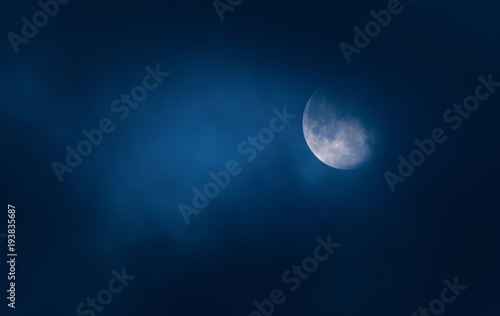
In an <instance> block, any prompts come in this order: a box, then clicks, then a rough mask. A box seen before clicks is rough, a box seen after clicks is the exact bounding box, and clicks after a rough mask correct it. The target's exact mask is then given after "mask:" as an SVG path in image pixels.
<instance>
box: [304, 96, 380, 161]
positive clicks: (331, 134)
mask: <svg viewBox="0 0 500 316" xmlns="http://www.w3.org/2000/svg"><path fill="white" fill-rule="evenodd" d="M346 111H349V104H345V99H344V100H340V99H336V98H335V95H334V93H333V91H332V89H331V88H330V87H328V86H323V87H321V88H319V89H318V90H316V92H314V94H313V95H312V96H311V98H310V99H309V101H308V102H307V106H306V109H305V110H304V116H303V119H302V124H303V130H304V137H305V139H306V142H307V145H308V146H309V148H310V149H311V151H312V152H313V153H314V155H315V156H316V157H317V158H318V159H319V160H321V161H322V162H323V163H325V164H327V165H328V166H330V167H333V168H336V169H342V170H350V169H354V168H356V167H358V166H359V165H360V164H362V163H363V162H365V161H366V160H367V159H368V158H369V157H370V152H371V148H370V136H369V133H368V131H367V130H366V128H365V127H364V126H363V125H362V123H361V120H360V119H359V118H356V117H353V116H352V113H347V112H346Z"/></svg>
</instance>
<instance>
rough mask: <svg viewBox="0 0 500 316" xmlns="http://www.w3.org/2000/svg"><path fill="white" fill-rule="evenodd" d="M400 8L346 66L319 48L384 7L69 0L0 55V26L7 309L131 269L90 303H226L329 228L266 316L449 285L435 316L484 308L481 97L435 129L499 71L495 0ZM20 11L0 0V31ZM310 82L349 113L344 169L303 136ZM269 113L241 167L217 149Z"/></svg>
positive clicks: (490, 186)
mask: <svg viewBox="0 0 500 316" xmlns="http://www.w3.org/2000/svg"><path fill="white" fill-rule="evenodd" d="M402 3H403V5H404V7H405V9H404V11H403V12H402V13H401V14H399V15H397V16H393V20H392V22H391V24H390V25H389V26H388V27H387V28H386V29H384V30H383V31H382V32H381V34H380V35H379V36H378V37H377V38H375V39H373V41H372V43H371V44H370V45H369V46H368V47H367V48H365V49H364V50H363V52H362V53H361V54H360V55H354V56H353V62H352V63H351V64H347V63H346V61H345V59H344V57H343V56H342V53H341V51H340V49H339V47H338V45H339V43H340V42H341V41H347V42H349V43H352V38H353V36H354V32H353V30H352V28H353V27H354V26H356V25H357V26H364V24H365V23H366V22H368V21H369V20H371V16H370V15H369V12H370V10H380V9H383V8H385V7H386V4H387V1H377V2H373V1H350V2H347V1H344V2H338V1H333V2H332V1H323V0H317V1H309V2H307V3H306V2H289V1H278V2H269V1H262V0H253V1H249V0H245V1H244V2H243V3H242V4H241V5H240V6H238V7H237V8H235V10H234V11H233V12H231V13H227V14H226V15H225V17H226V19H225V21H224V22H223V23H221V21H220V20H219V18H218V17H217V14H216V12H215V10H214V9H213V7H212V4H211V2H210V1H201V2H200V1H190V0H186V1H176V2H172V1H167V2H161V1H143V2H138V1H137V2H133V1H128V2H122V1H104V2H103V1H86V2H79V1H71V2H70V3H69V4H68V5H66V6H63V7H61V8H60V12H59V13H58V15H57V16H56V17H54V18H53V19H51V20H50V22H49V24H48V25H47V26H45V27H44V28H42V29H40V31H39V34H38V35H37V36H36V37H35V38H34V39H32V40H30V43H29V44H27V45H22V46H21V47H20V52H19V54H14V52H13V51H12V48H11V47H10V44H9V42H8V40H7V38H6V36H4V39H3V40H2V41H1V44H0V57H1V59H0V60H1V61H0V63H1V64H2V68H1V69H2V72H3V76H1V77H0V87H1V90H0V118H1V120H2V124H1V129H2V131H1V135H2V137H1V138H0V139H1V148H2V158H1V159H2V163H1V168H2V170H1V171H2V172H1V173H2V180H3V181H2V183H3V184H2V190H1V193H0V197H1V201H2V202H3V203H4V204H7V203H9V204H13V205H15V206H16V209H17V221H16V224H17V242H18V252H19V258H18V270H17V273H18V280H17V288H18V289H17V308H16V310H15V313H16V314H18V315H35V314H37V315H76V312H75V309H76V306H77V305H78V304H80V302H82V301H84V300H85V298H86V297H87V296H95V295H96V293H97V292H98V291H99V290H100V289H102V288H104V287H105V286H106V284H107V283H108V281H109V279H110V278H111V274H110V270H111V269H117V270H119V269H121V267H126V269H127V272H129V273H130V274H132V275H135V276H136V279H135V280H133V281H131V283H130V285H129V286H128V287H127V288H126V290H125V291H123V292H122V293H121V294H119V295H116V297H115V298H114V299H113V302H112V303H111V304H110V305H109V306H107V307H105V310H104V311H103V312H102V313H100V314H98V315H101V314H102V315H148V316H153V315H201V314H205V315H248V314H249V313H250V312H251V311H253V306H252V304H251V302H252V301H253V300H255V299H256V300H259V301H260V300H263V299H267V298H268V297H269V293H270V292H271V290H273V289H274V288H277V287H279V288H282V287H283V285H282V283H281V274H282V273H283V272H284V271H285V270H287V269H289V268H290V267H291V266H292V265H293V264H298V263H300V262H301V261H302V259H304V258H305V257H307V256H309V255H310V254H311V252H312V250H313V249H314V247H315V245H316V241H315V239H316V237H317V236H323V237H326V236H327V235H330V234H331V235H332V240H334V241H335V242H338V243H341V244H342V246H341V247H340V248H339V250H338V251H337V252H336V253H335V254H334V255H333V256H332V258H331V259H329V260H328V261H326V262H325V263H321V264H320V266H319V269H318V271H317V272H315V273H314V274H313V275H311V277H310V279H309V280H307V281H304V282H303V284H302V285H301V287H300V289H299V290H297V291H296V292H293V293H291V294H290V292H289V291H287V292H286V293H287V297H288V299H287V301H286V302H285V303H284V304H283V305H281V306H278V307H277V308H276V311H275V314H274V315H316V316H321V315H367V314H370V315H409V314H411V313H412V312H414V311H415V310H417V309H418V307H419V306H424V305H427V304H428V303H429V302H430V301H431V300H432V299H434V298H437V297H438V296H439V293H440V291H441V289H442V288H443V284H442V281H443V280H444V279H450V280H451V279H453V278H454V277H455V276H458V278H459V280H460V281H461V282H462V283H465V284H466V285H468V286H469V288H468V289H467V290H466V291H465V292H464V294H463V295H461V296H460V297H459V298H458V299H457V300H456V301H455V302H454V303H453V304H451V305H448V306H447V308H446V311H445V314H446V315H485V316H486V315H488V316H490V315H495V312H497V311H498V302H497V300H496V297H497V294H498V282H499V281H500V274H499V272H498V266H499V263H500V260H499V259H500V258H499V255H498V245H499V241H500V236H499V233H498V224H499V223H500V217H499V215H498V209H499V208H498V197H497V196H498V188H499V186H498V176H499V175H500V168H499V167H498V161H499V158H500V147H499V145H498V144H499V142H498V131H497V126H498V120H499V117H500V107H499V104H500V97H499V95H498V94H499V93H500V92H497V93H496V94H494V95H493V97H491V98H490V99H489V100H487V101H486V102H484V103H482V104H481V106H480V109H479V110H478V111H477V112H475V113H473V114H472V116H471V118H470V119H468V120H466V121H465V122H464V124H463V126H462V127H461V128H460V129H459V130H457V131H456V132H450V128H449V126H448V125H446V124H445V123H444V122H443V120H442V114H443V112H444V111H445V110H446V109H448V108H449V107H451V106H452V105H453V103H455V102H461V101H462V100H463V98H464V97H466V96H467V95H469V94H472V93H473V92H474V88H475V87H476V85H477V80H476V77H477V76H478V75H483V76H486V75H488V74H489V73H493V78H497V79H499V80H500V64H499V61H500V58H499V56H500V54H499V53H500V45H499V44H498V43H499V40H500V33H499V32H498V29H499V27H500V20H498V10H499V9H500V5H499V4H497V3H496V2H494V1H479V2H474V3H473V2H466V1H459V2H457V1H440V2H431V1H423V0H419V1H413V2H412V3H411V4H410V3H408V2H407V1H405V2H402ZM37 10H39V7H38V5H37V4H36V1H25V0H22V1H18V2H15V3H14V2H12V1H11V2H9V3H8V4H7V3H4V4H3V5H2V10H0V21H1V22H0V26H1V30H2V32H3V33H4V34H7V33H8V32H11V31H12V32H16V33H19V32H20V29H21V21H20V18H21V17H22V16H28V17H31V15H32V14H33V13H34V12H35V11H37ZM156 64H160V65H161V69H162V70H163V71H166V72H170V76H169V77H168V78H166V79H165V80H164V82H163V83H161V84H160V86H159V87H158V88H157V89H155V90H153V91H152V92H150V93H149V95H148V98H147V99H146V100H145V101H144V102H142V103H141V104H140V105H139V107H138V108H137V109H135V110H132V112H131V114H130V116H129V117H128V118H127V119H125V120H123V121H120V120H119V119H118V116H117V115H116V114H114V113H112V112H111V111H110V104H111V102H112V101H113V100H114V99H115V98H117V97H119V96H120V94H122V93H129V92H130V89H131V88H133V87H134V86H136V85H137V84H139V83H140V81H141V80H142V77H143V76H144V75H145V70H144V68H145V67H146V66H148V65H150V66H152V67H154V66H155V65H156ZM327 82H333V83H338V84H339V87H346V88H345V90H344V88H342V91H352V92H350V93H353V97H354V96H355V97H356V98H357V99H358V100H359V102H361V103H362V106H363V107H365V109H366V111H367V113H370V116H369V119H370V124H372V126H373V127H374V129H375V130H376V133H377V139H376V141H377V146H376V147H375V148H374V152H373V154H374V156H373V158H372V159H371V161H370V163H368V164H367V165H366V166H364V167H363V168H361V169H359V170H354V171H349V172H345V171H339V170H335V169H333V168H330V167H328V166H326V165H324V164H322V163H321V162H320V161H319V160H318V159H316V158H315V157H314V155H313V154H312V153H311V152H310V150H309V148H308V147H307V144H306V143H305V140H304V137H303V134H302V112H303V110H304V108H305V105H306V103H307V100H308V99H309V97H310V96H311V95H312V93H313V92H314V91H315V90H316V89H317V88H318V87H319V86H321V85H322V84H324V83H327ZM339 89H340V88H339ZM284 106H286V107H287V109H288V111H289V112H290V113H293V114H297V117H296V118H295V119H294V120H292V121H291V124H290V125H289V126H288V127H287V128H286V129H285V130H284V131H283V132H282V133H280V134H277V135H276V138H275V140H274V141H273V142H272V143H271V144H269V145H268V146H267V148H266V149H265V150H264V151H262V152H259V154H258V156H257V157H256V159H255V160H254V161H253V162H251V163H246V162H244V157H242V156H240V155H239V154H238V152H237V146H238V145H239V144H240V143H241V142H242V141H244V140H245V139H246V138H247V137H248V136H250V135H256V134H257V132H258V131H259V130H260V129H261V128H263V127H266V126H267V124H268V122H269V119H270V118H271V117H272V116H273V113H272V109H273V108H278V109H282V108H283V107H284ZM105 117H109V118H111V119H112V120H113V122H114V123H115V126H116V130H115V131H114V132H113V133H111V134H109V135H105V137H104V141H103V143H102V144H101V145H100V146H99V147H97V148H94V150H93V152H92V154H91V155H90V156H89V157H86V158H84V160H83V162H82V164H81V165H80V166H78V167H77V168H75V171H74V172H73V173H72V174H66V175H65V176H64V178H65V180H64V182H63V183H59V182H58V181H57V178H56V176H55V174H54V172H53V170H52V168H51V166H50V164H51V163H52V162H53V161H54V160H57V161H60V162H63V160H64V157H65V155H66V152H65V149H64V148H65V146H66V145H70V146H72V147H73V148H74V147H75V146H76V144H77V143H78V142H79V141H80V140H81V139H83V135H82V134H81V130H82V129H84V128H85V129H92V128H96V127H97V126H98V123H99V121H100V120H101V119H102V118H105ZM436 127H442V128H445V129H446V131H447V134H448V135H449V139H448V141H446V142H445V143H444V144H442V145H439V146H438V147H437V149H436V152H435V154H434V155H432V156H431V157H430V158H428V159H427V161H426V162H425V164H424V165H423V166H421V167H419V168H417V170H416V171H415V173H414V174H413V175H412V176H411V177H410V178H409V179H408V180H407V181H406V182H405V183H404V184H399V185H397V189H396V192H395V193H394V194H392V193H391V192H390V190H389V188H388V186H387V184H386V182H385V180H384V177H383V172H384V171H386V170H391V171H393V172H394V171H395V169H396V168H397V164H398V161H397V159H396V158H397V156H398V155H399V154H402V155H404V156H407V155H408V154H409V152H410V151H412V150H413V149H414V145H413V140H414V139H415V138H419V139H422V138H427V137H429V136H430V133H431V131H432V129H434V128H436ZM232 159H236V160H238V161H239V162H241V164H242V167H243V171H242V173H241V174H240V175H238V176H237V177H234V178H232V179H231V183H230V185H229V186H228V187H227V188H226V189H224V190H222V192H221V194H220V195H219V196H218V197H217V198H216V199H213V200H211V202H210V204H209V206H208V207H207V208H206V209H205V210H203V211H202V212H201V214H200V215H198V216H193V217H192V218H191V220H192V223H191V224H190V225H189V226H188V225H186V224H185V223H184V220H183V218H182V216H181V214H180V212H179V210H178V208H177V206H178V204H179V203H187V204H190V203H191V199H192V196H193V193H192V189H193V188H194V187H198V188H201V187H202V186H203V185H204V184H205V183H207V182H208V181H210V178H209V176H208V173H209V172H210V171H217V170H222V169H223V168H224V167H225V165H226V163H227V162H228V161H230V160H232ZM5 214H6V213H5ZM6 220H7V217H6V216H5V221H6ZM6 225H7V223H5V227H3V224H2V226H0V233H2V232H4V231H6ZM5 245H6V244H5V242H3V243H2V244H0V248H1V249H3V250H2V252H1V253H5V252H6V251H5ZM1 271H2V276H0V278H1V279H2V282H0V284H2V287H6V286H7V281H6V279H4V275H5V278H6V274H7V265H6V264H3V265H2V268H1ZM4 273H5V274H4ZM4 281H5V282H4ZM4 284H5V285H4ZM6 305H7V301H6V300H5V299H2V303H1V307H0V308H1V309H4V308H5V309H7V308H6ZM5 314H6V315H7V314H14V313H13V311H11V310H8V311H6V312H5ZM2 315H4V312H3V311H2Z"/></svg>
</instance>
